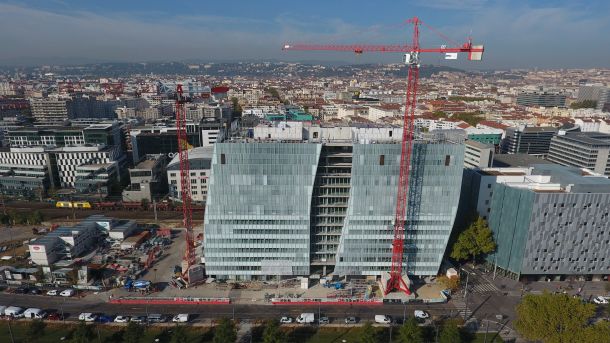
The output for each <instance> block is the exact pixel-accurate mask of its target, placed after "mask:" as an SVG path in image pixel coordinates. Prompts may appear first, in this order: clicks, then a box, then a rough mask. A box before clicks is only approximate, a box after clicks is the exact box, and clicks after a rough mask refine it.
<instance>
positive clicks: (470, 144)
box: [464, 140, 494, 168]
mask: <svg viewBox="0 0 610 343" xmlns="http://www.w3.org/2000/svg"><path fill="white" fill-rule="evenodd" d="M493 156H494V146H493V145H491V144H485V143H480V142H478V141H473V140H467V141H466V142H465V143H464V167H466V168H486V167H491V166H492V162H493Z"/></svg>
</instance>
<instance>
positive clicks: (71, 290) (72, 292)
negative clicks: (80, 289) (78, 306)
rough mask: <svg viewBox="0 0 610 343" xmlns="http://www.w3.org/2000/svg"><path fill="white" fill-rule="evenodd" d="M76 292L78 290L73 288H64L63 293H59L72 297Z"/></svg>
mask: <svg viewBox="0 0 610 343" xmlns="http://www.w3.org/2000/svg"><path fill="white" fill-rule="evenodd" d="M74 294H76V291H75V290H74V289H72V288H68V289H64V290H63V291H61V293H59V295H61V296H62V297H71V296H74Z"/></svg>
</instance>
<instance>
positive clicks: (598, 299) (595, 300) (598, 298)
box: [593, 295, 608, 305]
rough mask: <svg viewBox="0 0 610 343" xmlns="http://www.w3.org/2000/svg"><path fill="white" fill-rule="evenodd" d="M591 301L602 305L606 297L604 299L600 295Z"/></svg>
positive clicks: (606, 301) (605, 301) (605, 302)
mask: <svg viewBox="0 0 610 343" xmlns="http://www.w3.org/2000/svg"><path fill="white" fill-rule="evenodd" d="M593 302H594V303H596V304H599V305H604V304H607V303H608V299H606V298H604V297H602V296H601V295H600V296H598V297H597V298H594V299H593Z"/></svg>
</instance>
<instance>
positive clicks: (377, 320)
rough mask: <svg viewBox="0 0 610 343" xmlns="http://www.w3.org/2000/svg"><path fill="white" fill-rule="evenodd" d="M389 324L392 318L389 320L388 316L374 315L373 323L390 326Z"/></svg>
mask: <svg viewBox="0 0 610 343" xmlns="http://www.w3.org/2000/svg"><path fill="white" fill-rule="evenodd" d="M391 322H392V318H390V316H386V315H384V314H376V315H375V323H379V324H390V323H391Z"/></svg>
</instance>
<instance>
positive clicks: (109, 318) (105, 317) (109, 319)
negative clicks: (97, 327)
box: [96, 314, 114, 324]
mask: <svg viewBox="0 0 610 343" xmlns="http://www.w3.org/2000/svg"><path fill="white" fill-rule="evenodd" d="M113 320H114V317H113V316H110V315H105V314H103V315H101V316H99V317H97V320H96V321H97V322H98V323H102V324H106V323H112V321H113Z"/></svg>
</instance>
